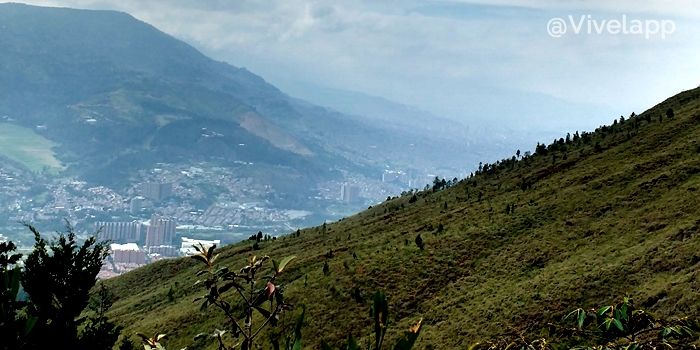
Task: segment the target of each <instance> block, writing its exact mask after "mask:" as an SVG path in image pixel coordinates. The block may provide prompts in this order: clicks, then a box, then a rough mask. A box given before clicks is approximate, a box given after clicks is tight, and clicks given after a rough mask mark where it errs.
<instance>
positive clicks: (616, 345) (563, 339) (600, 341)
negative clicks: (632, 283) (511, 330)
mask: <svg viewBox="0 0 700 350" xmlns="http://www.w3.org/2000/svg"><path fill="white" fill-rule="evenodd" d="M571 319H573V320H574V325H573V327H572V326H561V325H556V324H551V323H550V324H548V325H547V328H548V330H549V334H550V336H551V337H553V338H552V339H554V340H556V342H557V343H561V344H567V345H566V347H567V348H572V349H600V350H602V349H611V350H657V349H696V348H697V347H696V346H695V345H691V342H693V341H695V340H697V339H698V337H697V336H696V335H695V333H696V332H698V331H700V322H699V321H698V319H694V318H689V317H683V318H679V319H671V320H667V319H663V318H660V317H657V316H656V315H654V314H652V313H650V312H648V311H645V310H643V309H640V308H637V307H636V306H635V305H634V303H633V302H632V299H630V298H628V297H625V298H623V299H622V300H621V301H619V302H618V303H616V304H614V305H608V306H604V307H601V308H598V309H590V310H584V309H576V310H574V311H572V312H570V313H569V314H568V315H567V316H566V317H564V320H565V321H566V320H571ZM554 348H560V347H558V346H554V345H552V342H548V341H547V340H546V339H544V338H542V339H537V340H534V341H528V340H527V339H526V338H525V337H524V336H523V335H522V334H519V333H516V334H515V336H511V337H510V338H508V337H506V338H502V339H500V340H498V341H486V342H482V343H477V344H474V345H473V346H472V347H471V348H470V350H505V349H513V350H516V349H522V350H548V349H554Z"/></svg>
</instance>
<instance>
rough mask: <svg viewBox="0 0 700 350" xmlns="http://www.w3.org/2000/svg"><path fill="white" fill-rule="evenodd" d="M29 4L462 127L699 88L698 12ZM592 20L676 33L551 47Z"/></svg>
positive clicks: (498, 0)
mask: <svg viewBox="0 0 700 350" xmlns="http://www.w3.org/2000/svg"><path fill="white" fill-rule="evenodd" d="M29 3H33V4H39V5H53V6H72V7H79V8H92V9H116V10H121V11H125V12H128V13H130V14H132V15H134V16H135V17H136V18H139V19H141V20H143V21H146V22H148V23H151V24H153V25H154V26H156V27H157V28H159V29H161V30H163V31H164V32H166V33H168V34H171V35H174V36H176V37H178V38H181V39H184V40H186V41H188V42H189V43H191V44H193V45H195V46H196V47H198V48H200V49H201V50H203V51H205V52H206V53H208V54H210V55H212V56H214V57H215V58H216V59H219V60H225V61H228V62H229V63H231V64H234V65H237V66H245V67H247V68H248V69H250V70H251V71H253V72H255V73H258V74H260V75H262V76H263V77H264V78H266V79H268V80H269V81H271V82H273V83H274V82H276V81H282V80H301V81H306V82H310V83H315V84H318V85H325V86H330V87H334V88H341V89H349V90H358V91H363V92H366V93H369V94H374V95H379V96H383V97H387V98H389V99H393V100H397V101H399V102H404V103H411V104H417V105H420V106H422V107H424V108H429V109H431V110H434V111H441V112H444V113H447V114H450V115H451V116H456V117H460V116H461V117H474V112H473V111H474V106H473V105H474V104H478V103H489V102H486V101H484V102H481V99H480V96H481V95H479V93H483V92H482V91H483V89H481V87H487V88H488V87H491V88H493V87H495V88H499V89H508V90H520V91H526V92H534V93H542V94H546V95H549V96H553V97H556V98H560V99H564V100H567V101H572V102H576V103H587V104H594V105H606V106H615V107H619V108H620V109H624V110H630V109H637V111H639V110H640V109H642V108H644V107H649V106H651V105H653V104H655V103H657V102H659V101H660V100H661V99H663V98H665V97H668V96H670V95H672V94H674V93H676V92H678V91H680V90H681V89H684V88H691V87H695V86H697V85H698V83H699V82H700V68H698V67H696V65H694V64H693V62H694V61H695V59H694V58H695V57H698V56H700V45H699V44H698V42H700V40H698V39H700V25H699V24H697V21H695V19H698V18H700V6H697V5H695V1H692V0H679V1H674V2H672V3H671V2H668V1H639V0H637V1H633V0H618V1H603V0H591V1H580V0H579V1H570V0H567V1H564V0H561V1H559V0H523V1H515V0H464V1H413V0H411V1H390V0H387V1H369V0H367V1H362V0H349V1H343V2H337V1H322V0H318V1H314V0H308V1H306V0H284V1H271V0H264V1H253V0H246V1H224V0H219V1H207V2H195V1H184V0H179V1H173V0H170V1H166V0H151V1H140V0H36V1H29ZM589 12H590V13H592V14H593V15H594V16H595V17H594V19H598V20H602V19H606V20H610V19H618V18H620V16H621V15H622V14H627V15H628V16H630V18H633V17H635V18H636V17H639V18H643V19H650V18H654V19H655V18H657V17H658V18H659V19H665V18H666V16H671V17H672V18H673V19H674V20H675V21H676V24H677V30H676V32H675V33H674V34H672V35H670V36H669V37H668V38H667V39H665V40H661V39H660V38H651V39H649V40H647V39H644V38H643V37H634V36H622V35H617V36H615V35H595V34H593V35H587V34H579V35H571V34H570V35H567V36H566V37H562V38H559V39H555V38H552V37H550V36H549V35H547V31H546V25H547V22H548V20H549V19H550V18H551V17H553V16H561V17H564V16H566V15H568V14H572V15H575V16H580V15H583V14H587V13H589ZM495 91H498V90H495ZM292 93H293V92H292ZM473 96H477V97H473ZM504 98H506V99H507V98H508V95H506V96H505V97H504ZM494 101H495V102H492V103H494V104H503V103H508V101H503V100H498V99H495V100H494ZM513 103H514V104H516V103H519V102H513ZM606 118H607V116H606Z"/></svg>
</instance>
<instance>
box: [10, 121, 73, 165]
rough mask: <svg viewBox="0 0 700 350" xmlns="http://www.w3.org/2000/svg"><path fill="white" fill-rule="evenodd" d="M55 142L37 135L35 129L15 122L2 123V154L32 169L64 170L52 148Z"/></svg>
mask: <svg viewBox="0 0 700 350" xmlns="http://www.w3.org/2000/svg"><path fill="white" fill-rule="evenodd" d="M53 146H54V143H53V142H51V141H49V140H47V139H45V138H43V137H41V136H39V135H37V134H36V133H35V132H34V131H33V130H31V129H29V128H25V127H22V126H19V125H15V124H9V123H0V156H5V157H8V158H10V159H12V160H14V161H16V162H19V163H21V164H23V165H24V166H26V167H27V168H28V169H29V170H31V171H36V172H39V171H42V169H44V168H45V167H46V168H48V169H49V170H50V171H52V172H58V171H60V170H63V166H62V165H61V162H59V161H58V160H57V159H56V158H55V157H54V153H53V151H52V150H51V148H52V147H53Z"/></svg>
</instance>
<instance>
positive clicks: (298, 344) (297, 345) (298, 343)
mask: <svg viewBox="0 0 700 350" xmlns="http://www.w3.org/2000/svg"><path fill="white" fill-rule="evenodd" d="M292 350H301V338H299V339H297V340H295V341H294V345H293V346H292Z"/></svg>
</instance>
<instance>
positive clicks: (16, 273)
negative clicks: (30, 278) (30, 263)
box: [10, 266, 22, 301]
mask: <svg viewBox="0 0 700 350" xmlns="http://www.w3.org/2000/svg"><path fill="white" fill-rule="evenodd" d="M21 275H22V271H21V270H20V267H19V266H15V268H14V269H13V270H12V282H11V283H12V285H11V288H10V296H11V297H12V300H13V301H14V300H17V295H18V294H19V280H20V278H21Z"/></svg>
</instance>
